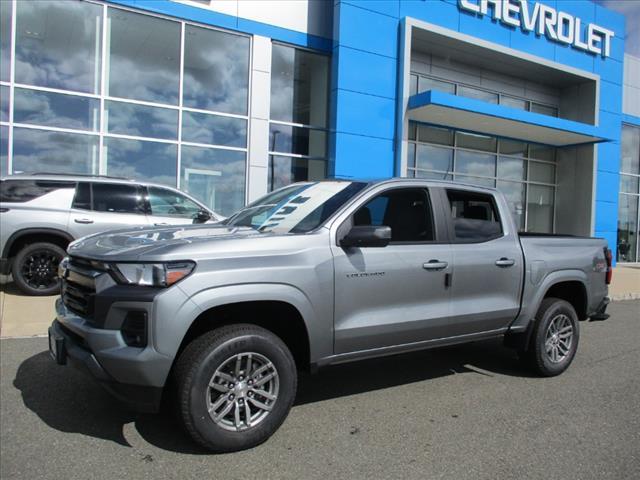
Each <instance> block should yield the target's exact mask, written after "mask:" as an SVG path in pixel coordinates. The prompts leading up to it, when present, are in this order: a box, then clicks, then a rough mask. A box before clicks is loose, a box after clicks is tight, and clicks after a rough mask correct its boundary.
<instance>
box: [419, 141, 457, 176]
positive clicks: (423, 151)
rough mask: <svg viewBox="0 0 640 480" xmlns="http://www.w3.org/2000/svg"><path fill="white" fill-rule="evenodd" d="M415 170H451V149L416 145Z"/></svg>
mask: <svg viewBox="0 0 640 480" xmlns="http://www.w3.org/2000/svg"><path fill="white" fill-rule="evenodd" d="M416 168H419V169H422V170H440V171H442V172H450V171H452V170H453V149H452V148H446V147H433V146H431V145H422V144H418V145H417V146H416Z"/></svg>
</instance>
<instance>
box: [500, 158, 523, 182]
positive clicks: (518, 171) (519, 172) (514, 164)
mask: <svg viewBox="0 0 640 480" xmlns="http://www.w3.org/2000/svg"><path fill="white" fill-rule="evenodd" d="M526 173H527V164H526V160H523V159H521V158H509V157H499V158H498V178H508V179H512V180H524V179H525V177H526Z"/></svg>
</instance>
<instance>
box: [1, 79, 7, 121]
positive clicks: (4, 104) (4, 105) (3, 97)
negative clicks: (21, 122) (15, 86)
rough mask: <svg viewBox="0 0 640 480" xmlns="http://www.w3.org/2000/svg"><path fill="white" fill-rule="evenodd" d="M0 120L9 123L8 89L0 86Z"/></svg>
mask: <svg viewBox="0 0 640 480" xmlns="http://www.w3.org/2000/svg"><path fill="white" fill-rule="evenodd" d="M0 120H2V121H3V122H8V121H9V87H5V86H4V85H2V86H0Z"/></svg>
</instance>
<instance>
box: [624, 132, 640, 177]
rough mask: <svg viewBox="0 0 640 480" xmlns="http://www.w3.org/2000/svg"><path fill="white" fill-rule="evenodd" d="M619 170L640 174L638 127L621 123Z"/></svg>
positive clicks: (639, 137) (639, 133)
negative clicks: (620, 159)
mask: <svg viewBox="0 0 640 480" xmlns="http://www.w3.org/2000/svg"><path fill="white" fill-rule="evenodd" d="M620 171H621V172H624V173H635V174H640V128H638V127H632V126H631V125H622V161H621V163H620Z"/></svg>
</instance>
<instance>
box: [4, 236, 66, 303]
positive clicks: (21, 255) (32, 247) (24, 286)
mask: <svg viewBox="0 0 640 480" xmlns="http://www.w3.org/2000/svg"><path fill="white" fill-rule="evenodd" d="M38 250H49V251H50V252H51V253H53V254H55V255H56V256H59V257H60V259H61V260H62V258H64V256H65V251H64V250H63V249H62V248H60V247H59V246H58V245H55V244H53V243H48V242H37V243H32V244H29V245H26V246H24V247H23V248H22V249H21V250H20V251H19V252H18V254H17V255H16V256H15V259H14V262H13V265H12V269H11V273H12V277H13V281H14V282H15V283H16V285H17V286H18V288H19V289H20V290H21V291H22V292H23V293H25V294H27V295H34V296H40V295H43V296H44V295H55V294H57V293H59V292H60V282H59V281H58V282H56V285H55V286H52V287H49V288H41V289H37V288H33V287H32V286H31V285H29V284H28V283H27V282H26V280H25V279H24V278H23V277H22V266H23V265H24V262H25V260H26V259H27V257H28V256H29V255H31V254H32V253H33V252H35V251H38Z"/></svg>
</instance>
